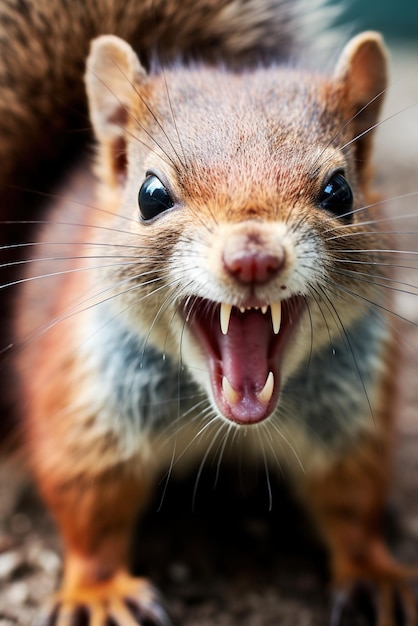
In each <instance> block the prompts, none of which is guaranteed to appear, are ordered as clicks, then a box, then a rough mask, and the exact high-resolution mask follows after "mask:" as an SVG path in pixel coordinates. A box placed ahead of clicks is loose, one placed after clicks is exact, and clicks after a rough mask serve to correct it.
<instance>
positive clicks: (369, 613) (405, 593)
mask: <svg viewBox="0 0 418 626" xmlns="http://www.w3.org/2000/svg"><path fill="white" fill-rule="evenodd" d="M359 613H361V614H362V615H363V616H364V617H365V618H366V619H367V623H370V624H374V625H376V626H418V608H417V599H416V597H415V595H414V593H413V592H412V589H411V587H410V585H409V583H408V582H407V581H402V580H398V581H391V580H387V581H380V582H376V583H374V584H373V583H358V584H356V585H353V586H352V587H351V588H350V589H344V590H342V589H340V590H338V591H336V592H335V593H334V596H333V602H332V612H331V620H330V626H349V625H350V624H352V623H353V620H354V617H355V615H358V614H359Z"/></svg>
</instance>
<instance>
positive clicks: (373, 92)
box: [334, 31, 388, 161]
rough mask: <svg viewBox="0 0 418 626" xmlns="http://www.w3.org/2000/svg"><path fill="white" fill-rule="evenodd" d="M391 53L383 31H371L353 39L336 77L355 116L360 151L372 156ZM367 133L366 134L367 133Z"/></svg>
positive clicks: (363, 156)
mask: <svg viewBox="0 0 418 626" xmlns="http://www.w3.org/2000/svg"><path fill="white" fill-rule="evenodd" d="M387 68H388V55H387V52H386V48H385V45H384V43H383V39H382V37H381V35H380V34H379V33H376V32H374V31H367V32H364V33H361V34H360V35H357V36H356V37H354V38H353V39H351V40H350V41H349V42H348V44H347V45H346V46H345V48H344V50H343V52H342V54H341V56H340V59H339V61H338V63H337V67H336V70H335V74H334V78H335V80H336V82H337V85H339V86H342V88H343V101H344V105H345V106H346V107H348V111H347V115H348V119H350V118H351V126H352V128H353V138H355V137H359V139H358V140H356V142H355V145H356V152H357V156H358V158H359V159H360V160H361V161H364V160H366V159H367V157H368V151H369V149H370V136H371V132H370V131H371V130H373V127H374V126H375V124H376V123H377V121H378V116H379V113H380V109H381V106H382V103H383V99H384V94H385V90H386V86H387V74H388V69H387ZM363 133H364V135H363Z"/></svg>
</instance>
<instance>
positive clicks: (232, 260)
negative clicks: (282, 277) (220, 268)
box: [223, 246, 284, 284]
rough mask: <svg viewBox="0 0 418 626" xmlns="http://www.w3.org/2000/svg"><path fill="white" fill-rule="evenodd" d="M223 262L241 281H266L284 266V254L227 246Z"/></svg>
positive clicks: (230, 272)
mask: <svg viewBox="0 0 418 626" xmlns="http://www.w3.org/2000/svg"><path fill="white" fill-rule="evenodd" d="M223 262H224V267H225V269H226V270H227V272H228V273H229V274H231V275H232V276H234V277H235V278H236V279H237V280H238V281H239V282H241V283H246V284H248V283H266V282H267V281H268V280H270V278H273V276H275V275H276V274H277V273H278V271H279V270H280V269H281V268H282V267H283V264H284V255H283V254H279V253H274V252H268V251H263V250H251V249H245V248H244V249H236V248H235V249H234V246H230V247H229V246H227V248H226V250H225V251H224V254H223Z"/></svg>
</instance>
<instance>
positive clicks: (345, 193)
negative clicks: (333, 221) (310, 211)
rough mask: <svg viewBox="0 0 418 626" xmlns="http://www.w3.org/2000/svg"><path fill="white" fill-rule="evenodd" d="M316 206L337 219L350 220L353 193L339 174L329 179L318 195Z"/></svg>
mask: <svg viewBox="0 0 418 626" xmlns="http://www.w3.org/2000/svg"><path fill="white" fill-rule="evenodd" d="M318 205H319V206H320V207H321V209H325V210H326V211H329V212H330V213H333V214H334V215H336V216H337V217H343V218H344V219H346V220H348V221H350V220H351V219H352V210H353V192H352V191H351V187H350V185H349V184H348V182H347V181H346V179H345V178H344V176H343V174H342V173H341V172H336V173H335V174H333V175H332V176H331V177H330V178H329V180H328V181H327V183H326V184H325V186H324V188H323V189H322V191H321V193H320V195H319V198H318Z"/></svg>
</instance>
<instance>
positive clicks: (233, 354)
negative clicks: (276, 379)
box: [218, 311, 276, 423]
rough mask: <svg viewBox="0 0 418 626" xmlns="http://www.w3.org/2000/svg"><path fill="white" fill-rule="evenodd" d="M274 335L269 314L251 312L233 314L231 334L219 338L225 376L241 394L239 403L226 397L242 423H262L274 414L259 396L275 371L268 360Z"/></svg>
mask: <svg viewBox="0 0 418 626" xmlns="http://www.w3.org/2000/svg"><path fill="white" fill-rule="evenodd" d="M272 333H273V331H272V326H271V318H270V316H269V315H263V314H262V313H261V312H260V311H248V312H246V313H244V314H241V315H239V314H235V315H234V314H232V316H231V320H230V324H229V330H228V334H227V335H220V336H219V337H218V342H219V343H218V345H219V350H220V354H221V361H222V374H223V376H225V377H226V378H227V379H228V381H229V383H230V384H231V386H232V387H233V389H234V390H235V391H236V392H238V395H239V400H238V401H237V402H236V403H229V402H228V401H227V400H226V398H225V396H224V397H223V400H224V402H225V403H226V405H227V408H228V409H229V411H230V412H231V413H232V415H231V417H232V419H235V420H236V421H239V422H241V423H243V422H245V423H252V422H258V421H260V420H262V419H264V417H266V416H267V415H268V414H269V412H270V411H269V410H268V405H266V404H265V403H263V402H261V401H260V400H259V399H258V398H257V395H256V394H257V393H258V392H260V391H261V390H262V389H263V387H264V385H265V383H266V379H267V376H268V374H269V371H270V369H271V365H269V361H268V357H269V347H270V342H271V339H272ZM274 374H275V376H276V372H274ZM273 395H274V396H275V395H276V394H273ZM269 404H270V403H269Z"/></svg>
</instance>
